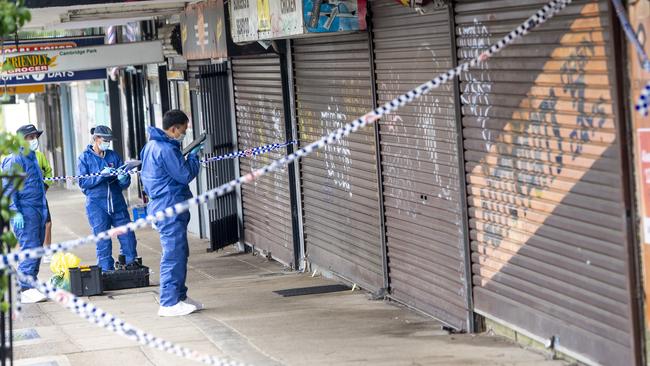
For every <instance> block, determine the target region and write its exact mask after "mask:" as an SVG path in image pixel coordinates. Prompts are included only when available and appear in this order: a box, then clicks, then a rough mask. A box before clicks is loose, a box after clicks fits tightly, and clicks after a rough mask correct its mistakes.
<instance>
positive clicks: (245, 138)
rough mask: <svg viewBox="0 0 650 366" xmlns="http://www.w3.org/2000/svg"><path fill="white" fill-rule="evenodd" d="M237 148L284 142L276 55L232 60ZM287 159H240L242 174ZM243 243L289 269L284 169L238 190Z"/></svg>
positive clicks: (278, 152)
mask: <svg viewBox="0 0 650 366" xmlns="http://www.w3.org/2000/svg"><path fill="white" fill-rule="evenodd" d="M232 69H233V81H234V88H235V109H236V113H237V135H238V138H237V139H238V143H239V149H240V150H244V149H248V148H252V147H255V146H260V145H268V144H273V143H278V142H284V141H285V138H286V135H285V122H284V106H283V103H282V79H281V75H280V59H279V58H278V56H277V55H262V56H254V57H240V58H234V59H233V61H232ZM284 155H286V148H282V149H278V150H274V151H272V152H269V153H265V154H262V155H258V156H255V157H250V158H242V159H240V163H239V164H240V170H241V174H242V175H244V174H248V173H249V172H251V170H254V169H259V168H261V167H263V166H265V165H267V164H269V163H271V162H272V161H274V160H277V159H280V158H281V157H282V156H284ZM242 203H243V209H244V210H243V211H244V237H245V240H246V243H247V244H248V245H251V246H255V247H256V248H258V249H261V250H264V251H266V252H267V253H270V255H271V256H272V257H273V258H275V259H276V260H278V261H280V262H282V263H284V264H286V265H288V266H292V265H293V261H294V259H293V258H294V256H293V236H292V235H293V234H292V226H291V200H290V197H289V175H288V173H287V168H286V167H285V168H282V169H279V170H276V171H275V172H273V173H271V174H268V175H265V176H263V177H260V178H259V179H257V180H255V181H254V182H253V183H251V184H245V185H243V186H242Z"/></svg>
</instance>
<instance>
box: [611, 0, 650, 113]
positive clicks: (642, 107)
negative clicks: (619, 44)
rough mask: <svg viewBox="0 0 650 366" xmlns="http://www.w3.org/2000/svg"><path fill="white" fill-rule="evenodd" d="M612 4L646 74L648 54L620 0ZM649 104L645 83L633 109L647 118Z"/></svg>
mask: <svg viewBox="0 0 650 366" xmlns="http://www.w3.org/2000/svg"><path fill="white" fill-rule="evenodd" d="M612 4H613V5H614V9H615V10H616V15H617V16H618V20H619V21H620V22H621V26H622V27H623V31H624V32H625V36H626V37H627V39H628V41H629V42H630V43H631V44H632V45H633V46H634V49H635V50H636V53H637V55H638V56H639V59H640V60H641V67H642V68H643V70H645V71H646V72H648V71H650V59H648V54H647V53H646V52H645V50H644V49H643V46H642V45H641V42H639V38H638V37H637V36H636V33H635V32H634V29H633V28H632V24H630V21H629V19H628V18H627V14H625V8H624V7H623V4H622V3H621V0H612ZM649 102H650V82H648V83H646V85H645V88H643V90H641V95H639V99H637V101H636V105H635V106H634V108H635V109H636V110H637V112H639V113H641V115H642V116H644V117H647V116H648V112H650V108H648V104H649Z"/></svg>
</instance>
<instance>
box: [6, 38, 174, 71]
mask: <svg viewBox="0 0 650 366" xmlns="http://www.w3.org/2000/svg"><path fill="white" fill-rule="evenodd" d="M163 61H164V57H163V53H162V43H161V42H160V41H151V42H136V43H123V44H115V45H105V46H88V47H80V48H70V49H56V50H46V51H36V52H26V53H14V54H10V55H7V56H6V57H5V59H4V61H3V62H2V64H1V65H0V66H1V68H0V69H1V70H2V74H0V75H2V76H6V77H15V78H19V77H23V76H25V75H32V74H46V75H55V76H56V75H66V73H69V72H77V71H81V70H93V69H99V68H102V69H106V68H107V67H119V66H131V65H144V64H153V63H160V62H163Z"/></svg>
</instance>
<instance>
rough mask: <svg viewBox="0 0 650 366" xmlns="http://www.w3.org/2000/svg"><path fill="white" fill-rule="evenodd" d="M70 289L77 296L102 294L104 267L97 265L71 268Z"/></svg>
mask: <svg viewBox="0 0 650 366" xmlns="http://www.w3.org/2000/svg"><path fill="white" fill-rule="evenodd" d="M70 290H71V291H72V293H73V294H75V295H76V296H95V295H101V294H102V291H103V289H102V269H101V268H99V267H97V266H80V267H76V268H70Z"/></svg>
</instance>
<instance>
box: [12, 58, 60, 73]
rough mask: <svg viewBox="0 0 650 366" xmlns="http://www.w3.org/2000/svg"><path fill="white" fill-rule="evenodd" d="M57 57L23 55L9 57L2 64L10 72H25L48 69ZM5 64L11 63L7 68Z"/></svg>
mask: <svg viewBox="0 0 650 366" xmlns="http://www.w3.org/2000/svg"><path fill="white" fill-rule="evenodd" d="M55 61H56V57H53V58H49V57H48V56H47V55H44V54H41V55H38V54H37V55H21V56H14V57H8V58H7V59H6V60H5V62H4V63H3V64H2V65H3V69H5V70H6V73H8V74H15V73H23V72H38V71H47V70H49V68H50V65H52V64H54V62H55ZM5 65H9V68H6V67H5Z"/></svg>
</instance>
